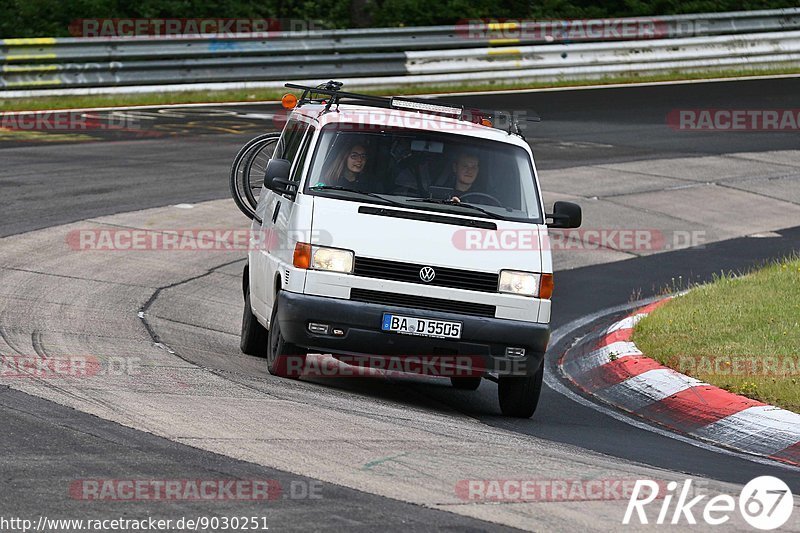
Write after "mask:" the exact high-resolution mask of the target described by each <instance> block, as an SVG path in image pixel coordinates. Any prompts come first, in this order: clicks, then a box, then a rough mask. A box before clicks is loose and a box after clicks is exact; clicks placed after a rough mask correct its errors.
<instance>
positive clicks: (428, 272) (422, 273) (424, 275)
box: [419, 267, 436, 283]
mask: <svg viewBox="0 0 800 533" xmlns="http://www.w3.org/2000/svg"><path fill="white" fill-rule="evenodd" d="M435 277H436V271H435V270H434V269H432V268H431V267H422V268H421V269H419V279H421V280H422V281H424V282H425V283H430V282H431V281H433V278H435Z"/></svg>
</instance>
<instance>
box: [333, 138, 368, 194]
mask: <svg viewBox="0 0 800 533" xmlns="http://www.w3.org/2000/svg"><path fill="white" fill-rule="evenodd" d="M367 157H368V154H367V147H366V145H365V143H362V142H355V143H353V144H351V145H349V146H346V147H345V148H344V149H342V150H340V151H339V153H338V154H337V155H336V158H335V159H334V160H333V164H331V166H330V167H328V169H327V171H326V172H325V184H326V185H332V186H338V187H347V188H348V189H358V190H364V191H368V188H367V187H369V183H368V180H367V178H366V176H365V175H364V168H366V166H367Z"/></svg>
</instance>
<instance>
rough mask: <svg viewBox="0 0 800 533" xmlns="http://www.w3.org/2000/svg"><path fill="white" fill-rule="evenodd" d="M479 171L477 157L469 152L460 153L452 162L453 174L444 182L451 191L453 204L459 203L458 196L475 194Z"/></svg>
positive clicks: (479, 166)
mask: <svg viewBox="0 0 800 533" xmlns="http://www.w3.org/2000/svg"><path fill="white" fill-rule="evenodd" d="M480 170H481V161H480V159H479V158H478V156H476V155H474V154H471V153H469V152H463V151H462V152H460V153H459V154H458V157H456V160H455V161H454V162H453V172H452V173H451V174H450V176H448V177H447V178H446V180H445V182H444V184H443V185H444V186H445V187H449V188H451V189H453V193H454V196H453V197H452V198H451V199H450V200H451V201H453V202H460V201H461V200H460V198H459V195H461V196H463V195H464V194H467V193H470V192H477V186H476V182H477V181H478V174H479V173H480Z"/></svg>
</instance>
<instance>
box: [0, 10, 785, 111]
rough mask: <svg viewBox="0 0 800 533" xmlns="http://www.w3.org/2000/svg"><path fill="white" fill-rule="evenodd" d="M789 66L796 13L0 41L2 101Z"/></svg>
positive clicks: (774, 12)
mask: <svg viewBox="0 0 800 533" xmlns="http://www.w3.org/2000/svg"><path fill="white" fill-rule="evenodd" d="M624 25H627V27H634V28H639V29H640V30H641V33H642V35H641V36H640V37H642V38H640V39H636V40H624V37H625V35H617V34H615V31H614V29H615V28H619V27H622V26H624ZM578 29H581V31H577V30H578ZM687 36H688V37H687ZM798 62H800V8H791V9H782V10H765V11H743V12H734V13H712V14H700V15H681V16H673V17H660V18H627V19H609V20H586V21H564V22H554V21H545V22H543V23H541V25H537V24H531V25H525V24H514V23H497V24H487V25H484V26H474V25H468V24H464V25H457V26H433V27H421V28H378V29H363V30H325V31H313V32H306V33H302V34H296V33H288V32H282V33H274V34H269V36H268V37H264V36H254V35H252V34H236V35H226V36H223V37H222V38H220V36H214V35H211V36H191V37H185V38H184V37H147V36H144V37H129V38H128V37H126V38H94V37H93V38H64V39H50V38H45V39H5V40H2V41H0V97H2V96H7V97H12V96H24V95H30V94H65V93H66V92H67V91H71V92H78V93H79V92H81V91H83V92H89V91H90V92H94V93H97V92H106V91H108V92H110V91H111V90H112V89H113V90H114V92H125V91H126V90H130V91H146V90H147V87H148V86H150V87H151V89H150V90H180V89H189V88H196V87H198V84H214V86H215V88H224V87H226V86H230V87H231V88H235V87H238V86H242V87H244V86H249V87H253V86H273V85H276V86H277V84H275V83H272V82H277V81H281V82H282V81H286V80H319V79H323V78H324V79H328V78H341V79H347V80H349V81H351V82H352V81H355V82H356V85H362V86H369V85H386V84H391V85H402V84H408V83H457V82H466V81H482V80H491V79H496V78H497V76H498V72H499V71H504V72H506V75H507V76H508V77H510V78H511V77H513V78H514V79H515V80H516V79H519V80H522V79H525V80H527V79H543V80H544V79H551V78H564V79H569V78H575V77H598V76H602V75H604V74H605V75H617V74H623V73H646V72H660V71H664V70H682V69H689V70H691V69H705V68H724V67H737V66H744V65H749V66H750V67H752V68H759V67H766V66H769V65H784V64H787V63H798ZM126 88H128V89H126ZM200 88H202V87H200Z"/></svg>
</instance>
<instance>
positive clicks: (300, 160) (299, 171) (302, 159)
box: [289, 126, 314, 181]
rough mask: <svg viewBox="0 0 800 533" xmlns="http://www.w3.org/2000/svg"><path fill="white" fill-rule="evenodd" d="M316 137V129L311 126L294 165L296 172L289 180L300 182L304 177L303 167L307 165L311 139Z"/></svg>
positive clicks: (294, 171)
mask: <svg viewBox="0 0 800 533" xmlns="http://www.w3.org/2000/svg"><path fill="white" fill-rule="evenodd" d="M312 137H314V127H313V126H311V127H309V128H308V133H306V136H305V140H304V141H303V144H302V148H301V149H300V152H299V154H298V156H297V161H296V162H295V164H294V170H293V171H292V175H291V177H290V178H289V179H291V180H292V181H300V178H301V177H302V175H303V167H304V166H305V164H306V157H308V148H309V146H311V138H312Z"/></svg>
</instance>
